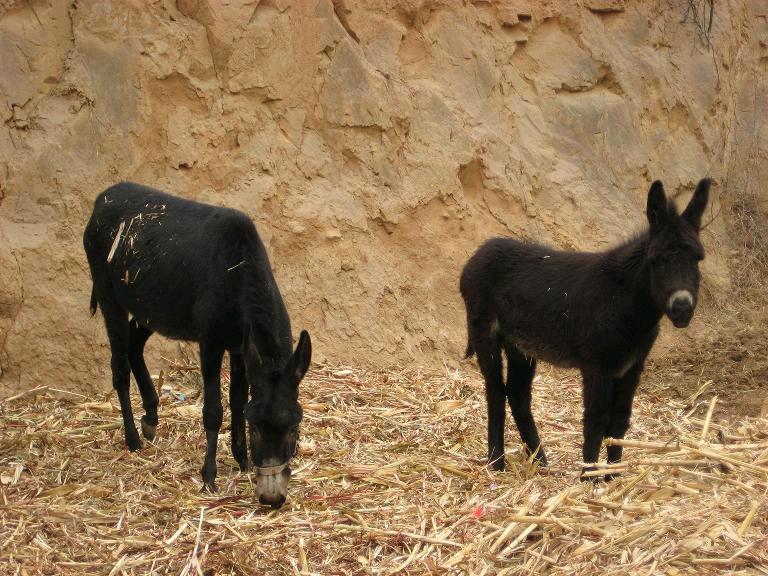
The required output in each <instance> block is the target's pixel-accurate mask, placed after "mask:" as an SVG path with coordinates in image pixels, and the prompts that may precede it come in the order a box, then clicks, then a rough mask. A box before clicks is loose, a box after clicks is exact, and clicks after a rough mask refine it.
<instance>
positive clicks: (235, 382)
mask: <svg viewBox="0 0 768 576" xmlns="http://www.w3.org/2000/svg"><path fill="white" fill-rule="evenodd" d="M229 378H230V382H229V409H230V411H231V413H232V456H234V458H235V460H237V463H238V464H239V465H240V470H241V471H242V472H245V471H246V470H248V448H247V447H246V445H247V442H246V441H245V414H244V411H245V404H246V402H248V383H247V381H246V379H245V364H244V363H243V357H242V355H241V354H239V353H235V352H230V353H229Z"/></svg>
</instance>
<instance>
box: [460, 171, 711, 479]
mask: <svg viewBox="0 0 768 576" xmlns="http://www.w3.org/2000/svg"><path fill="white" fill-rule="evenodd" d="M709 186H710V181H709V180H708V179H704V180H702V181H701V182H699V184H698V186H697V187H696V191H695V193H694V194H693V198H692V199H691V201H690V202H689V203H688V206H687V207H686V209H685V210H684V211H683V213H682V214H678V211H677V209H676V208H675V205H674V203H672V202H670V201H668V200H667V197H666V195H665V194H664V188H663V186H662V184H661V182H659V181H656V182H654V183H653V184H652V185H651V188H650V191H649V192H648V207H647V216H648V223H649V228H648V230H646V231H645V232H644V233H642V234H640V235H639V236H637V237H636V238H634V239H632V240H629V241H627V242H625V243H623V244H621V245H619V246H616V247H615V248H612V249H610V250H607V251H605V252H596V253H589V252H563V251H559V250H554V249H552V248H548V247H546V246H541V245H537V244H529V243H523V242H518V241H517V240H513V239H511V238H494V239H491V240H489V241H487V242H486V243H485V244H483V245H482V246H481V247H480V248H479V249H478V251H477V252H476V253H475V254H474V255H473V256H472V257H471V258H470V259H469V261H468V262H467V264H466V266H465V267H464V271H463V272H462V275H461V295H462V296H463V298H464V303H465V305H466V307H467V330H468V336H469V342H468V345H467V357H470V356H472V355H473V354H477V361H478V364H479V365H480V370H481V372H482V373H483V377H484V378H485V394H486V400H487V402H488V461H489V463H490V464H491V466H492V467H493V468H494V469H496V470H503V469H504V417H505V408H504V404H505V400H508V401H509V405H510V407H511V409H512V416H513V417H514V419H515V423H516V424H517V429H518V430H519V432H520V436H521V438H522V441H523V443H524V445H525V447H526V450H527V452H528V454H531V453H535V458H536V459H537V460H538V461H539V462H540V463H541V464H542V465H546V462H547V459H546V456H545V454H544V448H543V447H542V445H541V441H540V440H539V433H538V430H537V429H536V423H535V422H534V420H533V415H532V414H531V382H532V380H533V375H534V372H535V370H536V361H537V360H538V359H540V360H544V361H546V362H550V363H552V364H555V365H557V366H564V367H573V368H578V369H579V370H581V374H582V378H583V382H584V446H583V458H584V462H585V463H586V464H589V463H595V462H597V461H598V458H599V454H600V446H601V444H602V441H603V438H607V437H613V438H623V437H624V434H625V433H626V431H627V429H628V428H629V420H630V416H631V413H632V399H633V397H634V395H635V389H636V388H637V384H638V382H639V380H640V374H641V373H642V372H643V366H644V363H645V358H646V356H647V355H648V352H650V350H651V347H652V346H653V343H654V341H655V340H656V336H657V335H658V333H659V321H660V320H661V317H662V316H663V315H664V314H666V315H667V316H668V317H669V319H670V320H671V321H672V323H673V324H674V325H675V326H676V327H678V328H683V327H685V326H687V325H688V323H689V322H690V321H691V318H692V316H693V311H694V309H695V308H696V302H697V298H698V292H699V261H700V260H702V259H703V258H704V248H703V247H702V245H701V242H700V241H699V228H700V225H701V216H702V214H703V212H704V209H705V207H706V205H707V198H708V196H709ZM502 350H503V351H504V353H505V354H506V357H507V379H506V380H507V381H506V385H505V383H504V379H503V375H502V358H501V354H502ZM620 461H621V447H620V446H609V447H608V462H609V463H617V462H620ZM591 469H594V467H590V466H586V467H585V468H584V470H583V472H584V471H587V470H591Z"/></svg>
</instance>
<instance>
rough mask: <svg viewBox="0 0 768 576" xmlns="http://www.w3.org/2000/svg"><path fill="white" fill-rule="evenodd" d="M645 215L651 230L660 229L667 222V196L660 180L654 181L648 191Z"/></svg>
mask: <svg viewBox="0 0 768 576" xmlns="http://www.w3.org/2000/svg"><path fill="white" fill-rule="evenodd" d="M645 213H646V216H647V217H648V223H649V224H650V225H651V229H652V230H656V229H658V228H660V227H661V226H663V225H664V224H665V223H666V222H667V220H668V218H667V216H668V213H669V212H668V208H667V195H666V194H664V185H663V184H662V183H661V180H656V181H655V182H654V183H653V184H651V189H650V190H648V207H647V208H646V210H645Z"/></svg>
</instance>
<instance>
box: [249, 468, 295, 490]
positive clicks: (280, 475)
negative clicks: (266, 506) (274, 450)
mask: <svg viewBox="0 0 768 576" xmlns="http://www.w3.org/2000/svg"><path fill="white" fill-rule="evenodd" d="M286 470H288V462H283V463H282V464H277V465H274V466H258V467H257V468H255V470H254V472H255V473H256V492H257V494H258V495H259V496H266V497H268V498H274V497H275V496H278V495H281V496H285V495H286V494H287V493H288V480H289V478H290V474H286V473H285V471H286Z"/></svg>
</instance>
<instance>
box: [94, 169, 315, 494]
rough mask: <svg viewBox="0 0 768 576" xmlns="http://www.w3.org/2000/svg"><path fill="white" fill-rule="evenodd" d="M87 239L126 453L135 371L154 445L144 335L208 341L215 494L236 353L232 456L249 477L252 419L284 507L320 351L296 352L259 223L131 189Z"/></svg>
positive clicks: (262, 481)
mask: <svg viewBox="0 0 768 576" xmlns="http://www.w3.org/2000/svg"><path fill="white" fill-rule="evenodd" d="M83 244H84V245H85V251H86V254H87V256H88V264H89V266H90V269H91V276H92V279H93V292H92V295H91V313H92V314H95V313H96V308H97V306H98V307H99V308H101V312H102V314H103V316H104V322H105V324H106V328H107V335H108V336H109V343H110V346H111V348H112V385H113V386H114V388H115V390H117V395H118V398H119V399H120V408H121V410H122V413H123V423H124V425H125V441H126V443H127V444H128V448H129V449H130V450H137V449H138V448H140V447H141V441H140V439H139V434H138V432H137V430H136V425H135V423H134V420H133V413H132V411H131V400H130V396H129V394H130V392H129V384H130V372H129V370H130V371H133V375H134V377H135V378H136V382H137V384H138V387H139V391H140V392H141V398H142V402H143V404H144V411H145V414H144V416H142V418H141V429H142V432H143V434H144V436H145V437H146V438H147V439H149V440H152V439H153V438H154V436H155V429H156V426H157V405H158V397H157V393H156V392H155V389H154V387H153V386H152V380H151V378H150V376H149V372H148V371H147V366H146V364H145V363H144V357H143V351H144V345H145V343H146V341H147V339H148V338H149V337H150V336H151V335H152V333H153V332H158V333H160V334H163V335H165V336H168V337H170V338H174V339H178V340H190V341H195V342H199V343H200V366H201V370H202V375H203V383H204V396H203V425H204V427H205V436H206V441H207V448H206V452H205V463H204V464H203V467H202V476H203V481H204V483H205V486H206V487H207V488H208V489H209V490H211V491H215V490H216V484H215V479H216V441H217V437H218V433H219V429H220V428H221V422H222V417H223V410H222V405H221V379H220V372H221V363H222V357H223V355H224V352H225V351H228V352H229V362H230V371H231V372H230V374H231V385H230V392H229V405H230V408H231V410H232V454H233V456H234V457H235V460H237V462H238V464H239V465H240V469H241V470H247V469H248V453H247V448H246V440H245V419H247V420H248V425H249V432H250V445H251V459H252V461H253V464H254V466H255V468H256V472H257V474H258V480H257V483H256V490H257V493H258V495H259V501H260V502H261V503H262V504H269V505H271V506H273V507H275V508H278V507H280V506H281V505H282V504H283V502H284V501H285V496H286V492H287V485H288V479H289V477H290V468H288V463H289V460H290V459H291V457H292V456H293V455H294V453H295V451H296V442H297V438H298V430H299V423H300V422H301V418H302V410H301V406H300V405H299V401H298V394H299V391H298V386H299V382H300V381H301V379H302V378H303V377H304V374H305V373H306V372H307V369H308V367H309V363H310V359H311V355H312V345H311V341H310V338H309V334H308V333H307V332H306V331H302V332H301V336H300V337H299V342H298V345H297V347H296V351H295V352H293V353H292V337H291V324H290V320H289V318H288V313H287V311H286V309H285V305H284V304H283V300H282V298H281V296H280V291H279V290H278V287H277V284H276V283H275V279H274V276H273V275H272V270H271V269H270V264H269V259H268V257H267V252H266V250H265V249H264V245H263V244H262V243H261V240H260V239H259V235H258V234H257V232H256V228H255V226H254V225H253V222H252V221H251V220H250V219H249V218H248V217H247V216H246V215H245V214H243V213H242V212H238V211H236V210H231V209H228V208H218V207H215V206H209V205H206V204H200V203H197V202H192V201H189V200H184V199H182V198H177V197H174V196H171V195H169V194H165V193H163V192H160V191H158V190H154V189H152V188H148V187H146V186H140V185H138V184H132V183H126V182H123V183H120V184H116V185H115V186H112V187H110V188H108V189H107V190H105V191H104V192H102V193H101V194H99V196H98V197H97V198H96V202H95V205H94V209H93V214H92V215H91V219H90V221H89V222H88V225H87V226H86V228H85V234H84V236H83ZM129 315H130V316H131V318H130V319H129ZM248 386H250V396H251V400H250V402H248ZM247 402H248V404H247V406H246V403H247Z"/></svg>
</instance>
